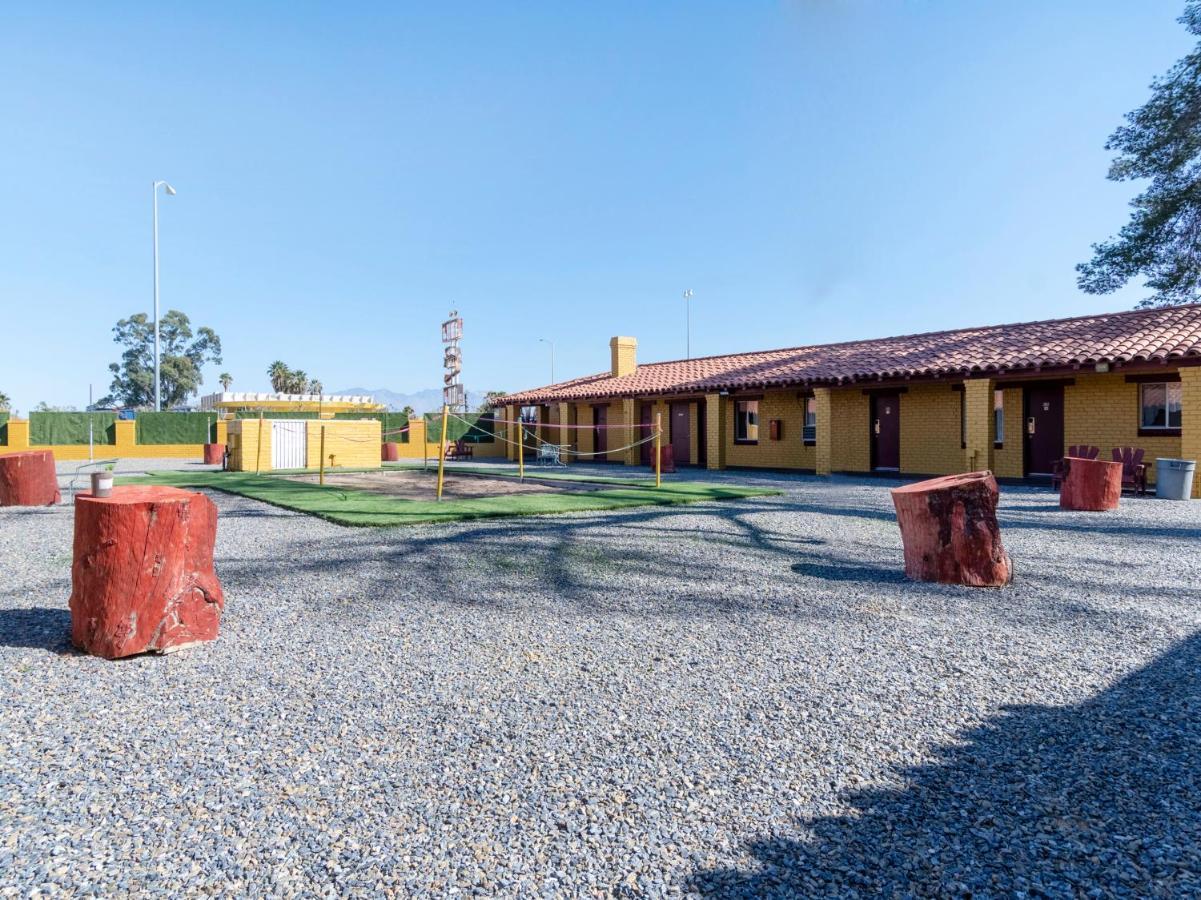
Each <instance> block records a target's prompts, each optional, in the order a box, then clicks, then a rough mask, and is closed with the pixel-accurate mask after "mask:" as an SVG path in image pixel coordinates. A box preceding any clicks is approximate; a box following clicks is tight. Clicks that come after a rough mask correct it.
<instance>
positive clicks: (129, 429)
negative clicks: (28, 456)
mask: <svg viewBox="0 0 1201 900" xmlns="http://www.w3.org/2000/svg"><path fill="white" fill-rule="evenodd" d="M227 425H228V423H227V422H224V421H222V420H220V419H218V420H217V443H218V444H224V443H225V442H226V440H227V437H226V429H227ZM114 429H115V431H116V442H115V443H112V444H94V445H93V447H92V456H94V457H95V458H96V459H203V458H204V444H139V443H137V423H136V422H134V421H133V420H132V419H118V420H117V421H116V422H115V423H114ZM17 450H50V451H51V452H53V453H54V458H55V459H66V460H84V459H88V458H89V457H88V445H87V444H52V445H42V444H30V443H29V420H28V419H9V420H8V443H7V444H3V445H0V453H10V452H15V451H17Z"/></svg>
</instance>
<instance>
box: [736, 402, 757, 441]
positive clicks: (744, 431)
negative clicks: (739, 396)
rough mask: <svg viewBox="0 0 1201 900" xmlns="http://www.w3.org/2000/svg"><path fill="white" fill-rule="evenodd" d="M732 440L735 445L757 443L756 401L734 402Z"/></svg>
mask: <svg viewBox="0 0 1201 900" xmlns="http://www.w3.org/2000/svg"><path fill="white" fill-rule="evenodd" d="M734 440H735V442H736V443H743V444H757V443H758V442H759V401H758V400H736V401H735V402H734Z"/></svg>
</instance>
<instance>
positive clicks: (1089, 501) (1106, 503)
mask: <svg viewBox="0 0 1201 900" xmlns="http://www.w3.org/2000/svg"><path fill="white" fill-rule="evenodd" d="M1063 468H1064V472H1063V483H1062V484H1061V485H1060V487H1059V508H1060V509H1074V510H1081V511H1085V512H1105V511H1106V510H1110V509H1117V508H1118V501H1119V500H1121V499H1122V464H1121V463H1120V462H1110V461H1109V460H1106V459H1081V458H1079V457H1076V456H1068V457H1065V458H1064V461H1063Z"/></svg>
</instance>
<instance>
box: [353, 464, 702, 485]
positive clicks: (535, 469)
mask: <svg viewBox="0 0 1201 900" xmlns="http://www.w3.org/2000/svg"><path fill="white" fill-rule="evenodd" d="M516 466H517V464H516V463H513V468H512V469H501V468H498V467H493V466H461V465H455V466H453V467H452V466H447V468H446V471H447V472H448V473H451V474H454V475H487V476H488V477H489V478H520V477H521V476H520V474H519V473H518V471H517V468H516ZM383 467H384V468H385V469H402V470H407V471H418V472H419V471H421V466H415V465H413V464H412V463H395V462H389V463H384V464H383ZM429 468H430V471H434V470H436V469H437V468H438V463H437V461H436V460H434V461H431V465H430V467H429ZM340 471H349V470H340ZM525 477H526V478H527V479H528V480H530V481H582V482H587V483H589V484H620V485H632V486H635V487H647V486H650V487H654V484H655V477H654V476H653V475H651V476H649V477H645V476H644V477H642V478H622V477H621V476H619V475H576V474H573V473H571V472H566V471H564V470H563V469H562V468H556V469H550V468H545V467H542V466H526V467H525ZM711 486H712V485H711Z"/></svg>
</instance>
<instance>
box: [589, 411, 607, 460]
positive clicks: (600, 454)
mask: <svg viewBox="0 0 1201 900" xmlns="http://www.w3.org/2000/svg"><path fill="white" fill-rule="evenodd" d="M608 424H609V407H607V406H594V407H592V449H593V450H594V451H595V452H596V456H594V457H592V458H593V459H595V460H596V461H598V462H605V461H606V457H605V451H606V450H607V449H608V448H609V440H608V438H609V432H608V430H607V429H606V428H605V426H606V425H608Z"/></svg>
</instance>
